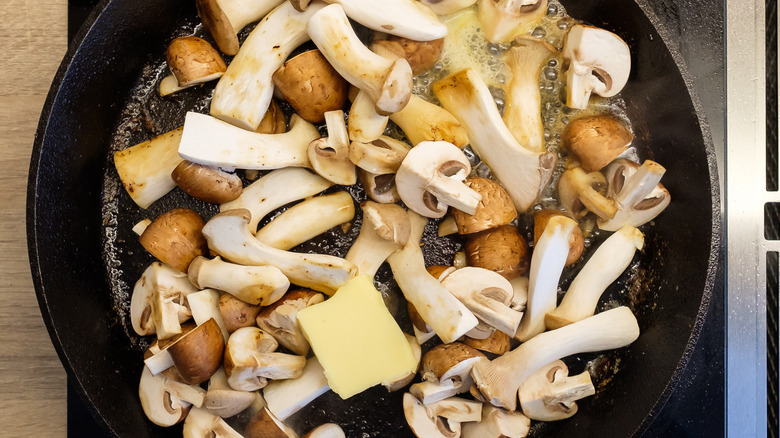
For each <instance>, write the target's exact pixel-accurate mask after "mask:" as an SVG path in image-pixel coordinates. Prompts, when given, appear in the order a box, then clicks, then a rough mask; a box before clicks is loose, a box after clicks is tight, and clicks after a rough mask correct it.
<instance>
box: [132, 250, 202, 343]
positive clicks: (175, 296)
mask: <svg viewBox="0 0 780 438" xmlns="http://www.w3.org/2000/svg"><path fill="white" fill-rule="evenodd" d="M197 291H198V289H197V288H195V287H194V286H193V285H192V284H191V283H190V281H189V280H188V279H187V276H186V275H185V274H183V273H181V272H179V271H177V270H176V269H173V268H171V267H169V266H166V265H164V264H162V263H160V262H154V263H152V264H151V265H149V267H147V268H146V270H145V271H144V273H143V274H141V278H139V279H138V281H137V282H136V283H135V287H134V288H133V294H132V296H131V298H130V321H131V323H132V325H133V330H135V332H136V333H137V334H138V335H140V336H146V335H151V334H156V335H157V338H158V339H166V338H170V337H172V336H174V335H176V334H178V333H181V323H182V322H184V321H186V320H187V319H189V318H190V317H191V316H192V313H191V312H190V309H189V308H188V307H187V304H186V296H187V295H188V294H190V293H194V292H197Z"/></svg>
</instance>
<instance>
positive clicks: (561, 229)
mask: <svg viewBox="0 0 780 438" xmlns="http://www.w3.org/2000/svg"><path fill="white" fill-rule="evenodd" d="M576 227H577V222H575V221H574V220H572V219H569V218H568V217H565V216H554V217H552V218H550V220H549V221H548V222H547V226H546V227H545V228H544V232H543V233H542V236H541V237H540V238H539V242H538V243H537V245H536V247H535V248H534V252H533V254H532V255H531V274H530V277H529V285H528V303H527V304H526V309H525V316H524V317H523V320H522V321H521V322H520V326H519V327H518V328H517V333H515V338H517V339H518V340H520V341H522V342H525V341H528V340H529V339H531V338H533V337H534V336H536V335H538V334H539V333H542V332H543V331H544V329H545V325H544V316H545V315H546V314H547V313H548V312H551V311H552V310H553V309H555V305H556V304H557V303H558V280H560V278H561V273H562V272H563V267H564V266H565V265H566V258H567V257H568V255H569V238H570V236H571V234H572V233H573V232H574V229H575V228H576Z"/></svg>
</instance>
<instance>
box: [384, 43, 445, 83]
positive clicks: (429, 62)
mask: <svg viewBox="0 0 780 438" xmlns="http://www.w3.org/2000/svg"><path fill="white" fill-rule="evenodd" d="M442 47H444V38H439V39H435V40H430V41H415V40H412V39H409V38H404V37H399V36H395V35H390V36H388V37H387V39H385V40H374V42H372V43H371V45H370V46H369V48H370V49H371V51H373V52H374V53H376V54H378V55H381V56H384V57H385V58H404V59H406V61H407V62H408V63H409V66H410V67H412V74H413V75H415V76H417V75H419V74H421V73H424V72H426V71H428V70H430V69H431V68H433V66H434V65H435V64H436V63H437V62H438V61H439V58H440V57H441V50H442Z"/></svg>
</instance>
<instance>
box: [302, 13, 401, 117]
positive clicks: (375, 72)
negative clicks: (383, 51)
mask: <svg viewBox="0 0 780 438" xmlns="http://www.w3.org/2000/svg"><path fill="white" fill-rule="evenodd" d="M374 3H376V8H380V9H381V8H386V7H388V6H381V5H383V3H381V2H374ZM402 3H405V2H396V3H393V9H394V11H393V13H392V14H391V15H396V14H398V13H399V12H398V11H397V9H396V8H397V6H398V5H400V4H402ZM356 5H357V3H356ZM368 6H369V5H365V4H362V2H361V3H360V7H359V9H360V10H372V13H373V12H376V8H375V7H368ZM309 10H311V6H309V8H308V9H307V13H308V11H309ZM353 18H355V17H353ZM358 21H359V20H358ZM307 30H308V32H309V36H310V37H311V39H312V41H314V44H316V45H317V48H319V49H320V51H321V52H322V54H323V55H325V58H327V60H328V61H329V62H330V64H331V65H332V66H333V68H335V69H336V71H337V72H338V73H339V74H340V75H341V76H342V77H343V78H344V79H346V80H347V81H348V82H349V83H351V84H352V85H354V86H356V87H358V88H360V89H361V90H363V91H365V92H366V93H368V95H369V96H370V97H371V99H373V100H374V103H375V105H376V109H377V112H378V113H379V114H384V115H389V114H392V113H394V112H397V111H400V110H401V109H403V107H404V106H406V104H407V103H408V102H409V97H410V96H411V93H412V69H411V67H409V63H408V62H407V61H406V60H405V59H397V60H395V61H390V60H387V59H385V58H383V57H381V56H379V55H377V54H376V53H374V52H372V51H371V50H369V49H368V47H366V46H365V45H364V44H363V43H362V42H361V41H360V39H359V38H358V37H357V35H356V34H355V31H354V30H353V29H352V26H351V25H350V24H349V20H348V19H347V15H346V14H345V13H344V9H343V8H342V7H341V6H340V5H338V4H332V5H329V6H326V7H324V8H322V9H321V10H320V11H319V12H317V13H316V14H314V15H313V16H312V17H311V18H310V19H309V22H308V24H307ZM334 41H339V42H340V43H339V44H334V43H333V42H334Z"/></svg>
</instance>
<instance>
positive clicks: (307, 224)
mask: <svg viewBox="0 0 780 438" xmlns="http://www.w3.org/2000/svg"><path fill="white" fill-rule="evenodd" d="M354 217H355V202H354V200H353V199H352V196H351V195H350V194H349V192H336V193H331V194H329V195H322V196H315V197H313V198H309V199H306V200H304V201H302V202H299V203H298V204H296V205H294V206H292V207H290V208H289V209H287V210H285V211H284V212H282V213H281V214H280V215H278V216H276V217H275V218H274V219H273V220H272V221H271V222H270V223H269V224H268V225H266V226H264V227H263V228H261V229H260V230H258V231H257V233H256V234H255V237H256V238H257V240H259V241H261V242H263V243H265V244H266V245H268V246H272V247H274V248H277V249H283V250H288V249H290V248H293V247H295V246H298V245H300V244H301V243H303V242H306V241H308V240H310V239H312V238H314V237H316V236H319V235H320V234H322V233H324V232H326V231H328V230H330V229H331V228H333V227H335V226H338V225H341V224H344V223H347V222H349V221H351V220H352V219H353V218H354Z"/></svg>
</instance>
